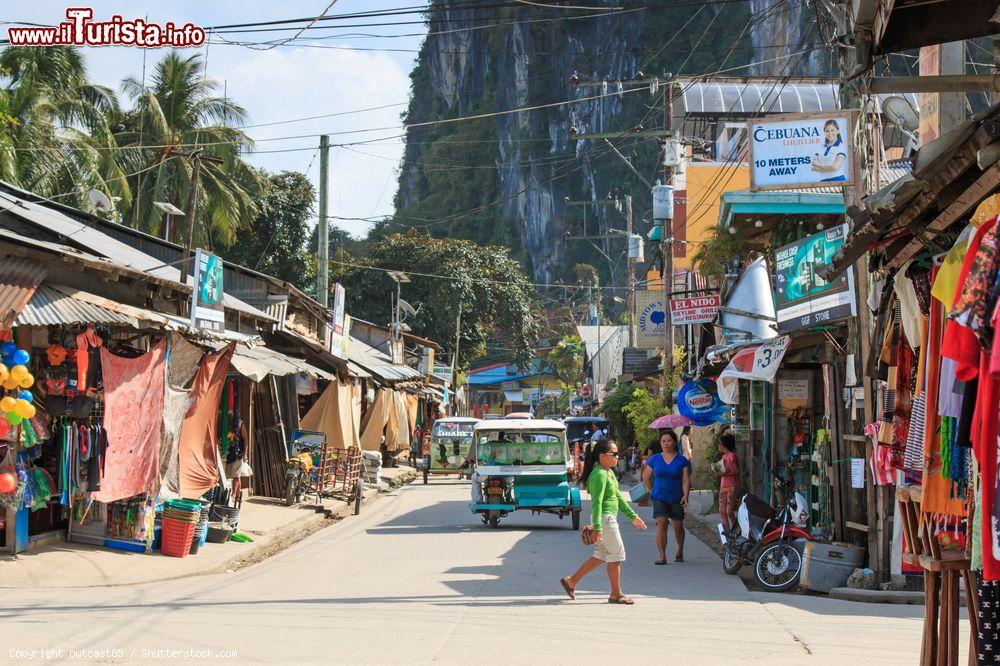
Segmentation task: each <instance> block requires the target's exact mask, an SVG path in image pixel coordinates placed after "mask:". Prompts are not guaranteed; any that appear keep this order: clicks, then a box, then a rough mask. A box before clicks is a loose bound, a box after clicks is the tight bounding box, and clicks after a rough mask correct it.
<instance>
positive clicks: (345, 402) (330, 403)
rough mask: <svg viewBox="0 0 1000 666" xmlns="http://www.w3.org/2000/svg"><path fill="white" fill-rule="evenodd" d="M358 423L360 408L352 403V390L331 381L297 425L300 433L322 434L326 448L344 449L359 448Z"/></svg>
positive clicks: (357, 404)
mask: <svg viewBox="0 0 1000 666" xmlns="http://www.w3.org/2000/svg"><path fill="white" fill-rule="evenodd" d="M360 421H361V405H360V403H357V402H355V400H354V387H352V386H351V385H350V384H345V383H343V382H340V381H332V382H330V384H329V385H328V386H327V387H326V390H325V391H323V395H321V396H320V397H319V400H317V401H316V404H314V405H313V406H312V409H310V410H309V411H308V412H307V413H306V415H305V416H303V417H302V420H301V421H300V423H299V425H301V426H302V428H303V429H304V430H318V431H319V432H322V433H325V434H326V445H327V448H332V449H346V448H349V447H352V446H358V445H359V443H360V438H359V436H358V424H359V422H360ZM376 450H378V447H377V446H376Z"/></svg>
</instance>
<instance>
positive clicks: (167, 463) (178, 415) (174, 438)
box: [160, 386, 191, 498]
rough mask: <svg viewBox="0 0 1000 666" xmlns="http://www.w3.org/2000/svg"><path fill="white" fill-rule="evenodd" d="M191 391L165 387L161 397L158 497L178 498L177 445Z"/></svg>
mask: <svg viewBox="0 0 1000 666" xmlns="http://www.w3.org/2000/svg"><path fill="white" fill-rule="evenodd" d="M190 399H191V391H188V390H184V389H176V388H174V387H172V386H167V388H166V392H165V393H164V396H163V439H162V443H161V445H160V497H164V498H176V497H179V494H178V493H179V492H180V481H179V480H178V476H177V475H178V471H177V466H178V463H177V443H178V441H179V440H180V436H181V425H182V424H183V423H184V414H185V413H187V410H188V401H189V400H190Z"/></svg>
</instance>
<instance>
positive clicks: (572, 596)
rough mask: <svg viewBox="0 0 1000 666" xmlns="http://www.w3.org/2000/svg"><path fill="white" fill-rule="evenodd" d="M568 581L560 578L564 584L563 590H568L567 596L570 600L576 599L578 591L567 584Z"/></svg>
mask: <svg viewBox="0 0 1000 666" xmlns="http://www.w3.org/2000/svg"><path fill="white" fill-rule="evenodd" d="M568 580H569V579H568V578H560V579H559V582H560V583H562V586H563V589H564V590H566V596H568V597H569V598H570V599H576V590H575V589H574V588H572V587H570V584H569V583H568V582H567V581H568Z"/></svg>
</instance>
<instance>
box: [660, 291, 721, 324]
mask: <svg viewBox="0 0 1000 666" xmlns="http://www.w3.org/2000/svg"><path fill="white" fill-rule="evenodd" d="M721 305H722V298H721V297H720V296H719V295H717V294H716V295H714V296H696V297H694V298H672V299H670V319H671V321H672V322H673V323H674V325H675V326H681V325H684V324H711V323H712V322H713V321H715V317H716V316H717V315H718V314H719V306H721Z"/></svg>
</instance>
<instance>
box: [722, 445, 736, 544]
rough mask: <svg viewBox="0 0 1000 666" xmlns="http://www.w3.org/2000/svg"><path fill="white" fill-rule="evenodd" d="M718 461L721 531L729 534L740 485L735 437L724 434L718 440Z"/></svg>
mask: <svg viewBox="0 0 1000 666" xmlns="http://www.w3.org/2000/svg"><path fill="white" fill-rule="evenodd" d="M719 453H721V454H722V460H720V461H719V465H720V468H721V474H722V478H721V480H720V481H719V516H720V517H721V518H722V529H724V530H725V531H726V533H727V534H728V533H729V530H730V529H732V526H733V525H735V524H736V502H737V490H738V488H739V485H740V461H739V460H737V459H736V437H734V436H733V435H732V433H728V432H727V433H726V434H724V435H722V436H721V437H720V438H719Z"/></svg>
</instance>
